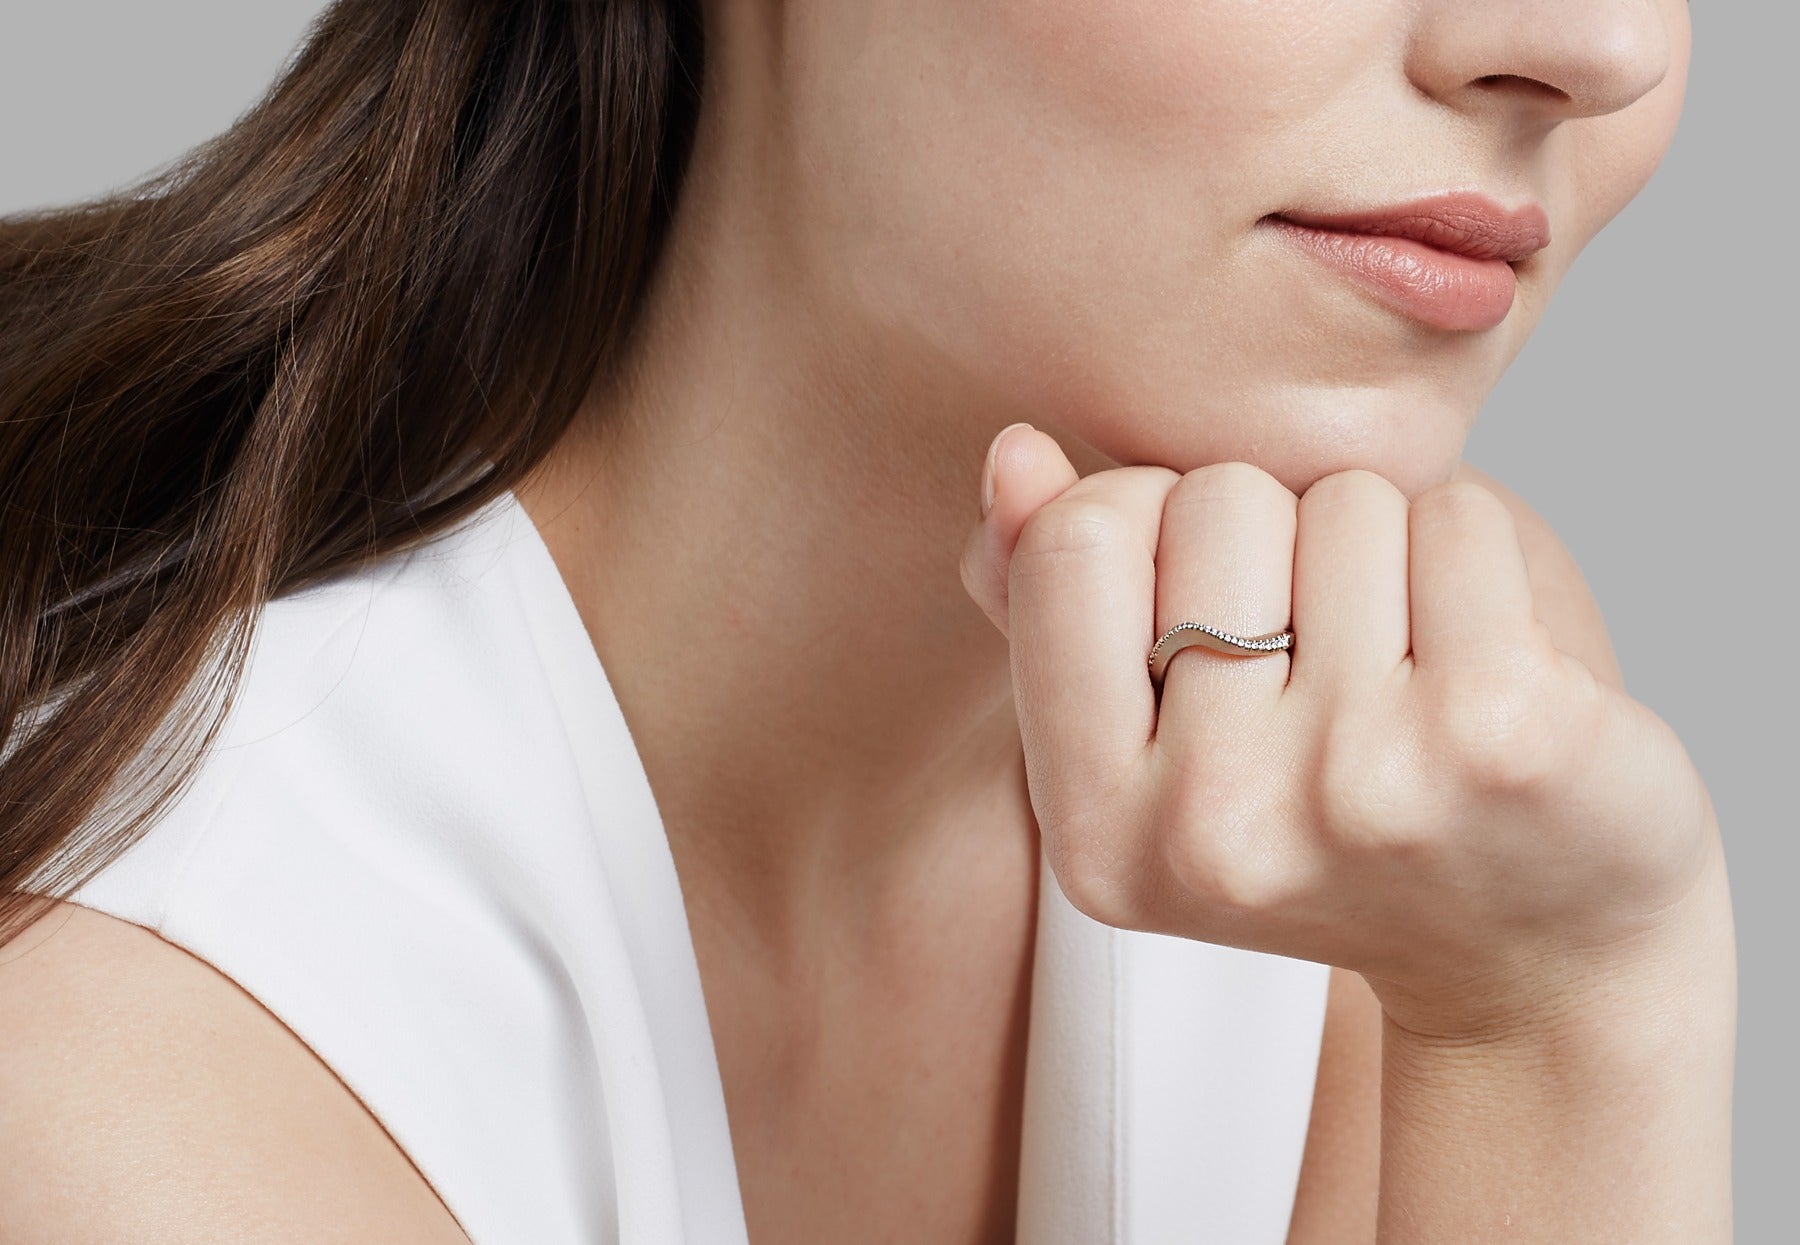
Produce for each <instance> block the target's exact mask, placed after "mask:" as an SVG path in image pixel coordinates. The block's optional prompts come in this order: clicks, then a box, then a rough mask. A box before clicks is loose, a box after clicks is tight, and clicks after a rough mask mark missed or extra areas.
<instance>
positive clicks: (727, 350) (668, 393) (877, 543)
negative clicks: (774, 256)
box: [516, 187, 1079, 919]
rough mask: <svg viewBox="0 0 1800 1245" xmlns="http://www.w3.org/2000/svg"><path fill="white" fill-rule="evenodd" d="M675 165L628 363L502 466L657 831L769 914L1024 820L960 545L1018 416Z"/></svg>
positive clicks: (993, 641)
mask: <svg viewBox="0 0 1800 1245" xmlns="http://www.w3.org/2000/svg"><path fill="white" fill-rule="evenodd" d="M692 189H693V188H692V187H690V190H692ZM695 193H696V198H697V199H698V201H699V202H700V203H701V205H702V206H701V207H700V208H698V209H696V211H694V212H692V213H689V214H688V215H685V216H683V217H681V218H678V222H677V228H676V232H675V234H674V236H673V237H672V239H671V243H670V247H669V249H668V250H667V251H666V252H665V256H664V262H663V267H662V269H661V271H660V273H659V277H658V281H657V283H656V285H655V288H654V289H653V291H652V294H651V302H650V304H649V307H648V310H647V315H646V318H645V319H644V320H643V322H642V325H641V328H640V330H639V332H638V334H637V336H636V338H635V340H634V346H633V349H632V354H631V357H630V359H629V361H628V364H629V365H628V366H626V367H624V368H622V369H618V370H617V371H616V372H615V374H613V375H611V376H609V377H606V378H603V382H602V383H601V384H600V385H599V386H597V387H596V389H595V391H594V393H593V394H592V395H590V398H589V400H588V402H587V403H586V405H585V406H584V409H583V410H582V411H581V412H580V414H579V416H578V418H577V419H576V421H575V423H574V424H573V425H572V426H571V428H570V430H569V433H568V435H567V436H566V437H565V438H564V439H563V441H562V442H561V443H559V445H558V446H557V447H556V448H555V450H553V452H552V454H551V455H550V457H549V458H548V459H547V460H546V462H545V463H544V464H543V466H542V467H541V468H540V469H539V470H538V471H537V472H535V473H534V474H533V476H532V478H531V479H529V480H528V481H526V482H524V483H522V484H521V485H520V486H519V487H518V488H517V489H516V492H517V494H518V496H519V499H520V501H521V503H522V504H523V505H524V506H525V508H526V510H527V512H528V513H529V514H530V516H531V518H532V520H533V521H534V523H535V524H536V526H537V527H538V529H539V531H540V532H541V533H542V535H543V537H544V540H545V542H546V544H547V545H548V546H549V548H550V550H551V553H552V555H553V557H554V558H555V560H556V562H557V564H558V567H559V569H560V570H561V572H562V574H563V577H564V579H565V581H566V582H567V583H568V585H569V589H570V592H571V594H572V595H573V597H574V599H575V603H576V605H577V608H578V609H579V611H580V613H581V615H582V617H583V619H584V621H585V622H586V624H587V627H588V630H589V633H590V635H591V637H592V639H593V641H594V645H595V649H596V651H597V652H598V654H599V656H600V659H601V662H602V664H603V665H604V666H605V668H606V671H607V674H608V676H609V678H610V679H611V681H612V683H613V687H614V690H615V692H616V694H617V696H618V698H619V702H620V706H621V709H622V710H623V712H624V714H625V717H626V719H627V721H628V722H629V724H630V726H631V730H632V735H633V738H634V740H635V741H636V743H637V745H638V748H639V752H640V755H641V757H642V759H643V762H644V765H645V769H646V771H647V773H648V775H649V778H650V781H651V785H652V788H653V790H654V791H655V793H656V796H657V800H658V804H659V806H660V807H661V809H662V812H663V817H664V822H665V825H666V826H667V827H668V829H669V832H670V835H671V840H672V841H674V840H675V839H676V838H677V837H678V836H679V838H680V840H681V849H682V850H685V851H687V852H688V853H689V856H690V858H691V859H694V860H697V861H703V862H705V863H704V865H703V867H705V868H707V869H708V871H709V874H710V873H713V872H715V871H716V873H717V876H719V877H720V878H723V879H729V886H730V888H731V889H733V890H735V891H737V892H738V894H737V895H736V896H735V898H736V899H737V901H738V902H741V903H744V904H746V905H752V906H755V907H757V908H759V909H763V910H765V911H764V912H763V913H762V914H763V915H771V913H770V912H769V911H766V910H767V909H770V908H771V906H772V909H773V914H774V915H776V916H777V918H778V919H779V914H782V913H792V912H793V911H794V909H795V908H796V906H797V905H805V904H807V903H810V902H812V901H814V900H818V901H821V902H822V901H823V899H824V897H825V896H840V897H843V898H841V899H840V900H834V901H833V903H834V906H835V905H836V904H837V903H847V902H856V901H857V898H858V897H867V895H868V894H869V892H870V890H871V889H872V888H879V887H881V886H883V885H886V884H888V883H890V882H895V881H896V880H898V879H900V878H902V877H904V876H905V875H906V874H907V872H908V866H909V863H911V864H917V863H918V862H921V861H935V860H937V859H939V854H938V852H937V850H936V849H937V848H939V847H942V846H943V845H944V843H945V841H946V840H947V839H948V838H952V837H954V838H958V839H968V838H969V837H970V836H980V835H982V834H983V833H984V829H983V827H985V828H986V829H985V833H986V834H988V836H989V837H992V836H993V835H996V834H1004V835H1008V836H1009V837H1013V838H1016V837H1017V832H1018V831H1019V829H1020V827H1021V826H1024V825H1029V824H1030V823H1029V801H1028V799H1027V797H1026V794H1025V789H1024V778H1023V774H1024V770H1023V761H1022V755H1021V752H1020V745H1019V738H1018V730H1017V724H1016V721H1015V718H1014V715H1013V709H1012V699H1011V684H1010V677H1009V671H1008V653H1007V645H1006V641H1005V639H1004V637H1002V636H1001V635H1000V634H999V633H998V632H997V631H996V630H995V629H994V627H993V626H992V624H990V623H989V622H988V621H987V619H986V618H984V617H983V616H982V614H981V612H980V610H979V609H978V608H977V607H976V606H975V605H974V603H973V602H972V601H971V600H970V599H969V597H968V596H967V594H966V592H965V591H964V589H963V587H962V583H961V578H960V573H959V560H960V556H961V551H962V547H963V544H964V542H965V540H966V539H967V538H968V535H969V532H970V529H971V527H972V526H973V524H974V523H975V522H976V521H977V515H978V510H979V506H978V501H979V496H980V471H981V464H982V460H983V456H984V453H985V450H986V446H987V443H988V441H989V440H990V439H991V438H992V437H993V435H994V434H995V433H996V432H997V431H998V430H999V429H1000V428H1001V427H1003V426H1004V425H1005V424H1007V423H1009V422H1011V421H1012V420H1014V419H1018V418H1029V417H1030V416H1029V415H1028V414H1027V413H1023V412H1019V411H1017V410H1014V409H1009V408H1007V407H1005V406H1003V405H1002V404H1001V403H1000V402H999V401H997V400H996V399H995V396H994V395H992V394H983V393H979V392H976V391H974V389H973V388H972V387H970V386H968V385H967V384H965V383H962V378H959V377H957V376H955V375H954V374H953V373H951V372H950V371H949V369H947V367H946V366H945V365H944V364H943V361H942V360H941V359H938V358H934V357H932V356H930V355H929V354H928V353H926V352H925V351H923V350H922V349H920V348H918V347H916V346H915V345H914V344H912V343H909V342H907V341H904V340H898V339H896V338H894V337H892V336H886V335H884V333H883V331H882V330H881V329H880V328H879V327H877V326H872V325H870V324H869V323H868V322H867V321H866V319H859V318H858V317H857V316H856V315H855V314H853V313H852V312H850V311H848V310H846V309H844V308H843V307H842V306H841V305H840V306H833V305H832V304H831V301H830V299H829V298H828V297H827V296H824V295H820V294H819V293H817V292H816V291H815V290H812V289H809V288H807V287H806V285H805V284H804V282H803V281H802V280H801V279H800V278H797V277H796V276H795V275H794V273H795V271H796V269H797V267H798V266H797V265H791V264H783V263H772V262H766V261H765V262H758V259H757V252H756V251H755V249H754V248H753V247H752V246H750V245H730V244H727V243H726V242H725V241H724V240H725V239H730V238H740V239H741V238H754V237H756V236H757V235H756V233H755V231H752V230H747V229H745V228H743V227H742V226H741V225H738V226H730V223H729V222H728V221H726V220H725V219H724V216H725V215H727V214H725V213H723V212H721V213H720V215H719V216H718V217H717V218H714V219H718V220H719V221H720V224H719V226H718V227H714V228H709V225H708V221H709V216H708V212H707V209H706V207H705V206H704V205H706V204H709V203H716V202H718V201H719V200H720V199H721V198H725V197H723V196H713V197H710V198H701V197H699V195H698V192H695ZM727 201H728V200H727ZM686 210H687V209H686V207H684V211H686ZM1034 422H1038V423H1039V425H1040V426H1044V425H1043V422H1042V421H1041V420H1036V421H1034ZM1059 439H1060V438H1059ZM1065 444H1067V442H1065ZM1077 448H1079V447H1077ZM1072 452H1074V451H1072ZM997 850H1002V851H1004V850H1007V849H1005V848H999V849H997ZM911 872H912V873H913V874H914V875H916V874H917V869H912V870H911Z"/></svg>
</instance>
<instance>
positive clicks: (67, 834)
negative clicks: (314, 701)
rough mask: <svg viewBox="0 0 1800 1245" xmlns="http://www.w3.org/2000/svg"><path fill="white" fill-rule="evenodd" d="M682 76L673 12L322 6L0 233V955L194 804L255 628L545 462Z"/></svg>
mask: <svg viewBox="0 0 1800 1245" xmlns="http://www.w3.org/2000/svg"><path fill="white" fill-rule="evenodd" d="M702 51H703V47H702V38H701V24H700V19H699V16H698V13H697V12H696V11H695V8H694V0H336V2H335V3H333V4H332V5H331V6H330V7H329V8H328V9H327V10H326V11H325V12H324V13H323V14H322V15H320V16H319V17H318V18H317V19H316V20H315V22H314V24H313V25H312V27H311V28H310V29H309V30H308V32H307V35H306V37H305V39H304V40H303V41H302V42H301V44H300V46H299V47H298V49H297V50H296V52H295V54H294V56H293V57H292V58H291V59H290V61H289V62H288V64H287V65H286V66H285V67H284V69H283V70H282V72H281V74H280V75H279V77H278V78H277V79H276V81H275V82H274V83H273V84H272V85H271V87H270V88H269V90H268V92H267V93H266V94H265V95H264V97H263V98H262V99H261V100H260V101H259V102H257V103H256V104H255V105H254V106H253V107H252V108H250V109H249V110H248V111H247V112H246V113H245V114H244V115H243V116H242V117H241V118H239V120H238V121H237V122H236V124H235V125H233V126H232V127H231V128H230V129H229V130H227V131H225V132H224V133H222V134H220V135H218V136H217V137H215V138H213V139H211V140H209V141H207V142H206V143H204V144H202V145H200V146H198V147H196V148H194V149H193V151H191V152H190V153H188V155H187V156H186V157H185V158H183V159H182V160H181V161H180V162H178V163H176V164H174V165H172V166H170V167H169V168H167V169H166V170H164V171H160V172H157V173H155V174H153V175H152V176H150V177H147V178H145V179H143V180H142V181H140V182H139V183H137V184H135V185H134V186H131V187H128V188H126V189H125V190H122V191H119V192H116V193H113V194H109V195H107V196H105V197H103V198H100V199H97V200H94V201H92V202H88V203H84V204H80V205H77V206H73V207H66V208H58V209H54V210H49V211H41V212H33V213H29V214H22V215H15V216H11V217H5V218H0V482H3V483H0V490H3V491H0V575H4V583H3V584H0V945H4V943H5V942H7V941H8V940H9V939H10V938H11V937H13V936H15V935H16V934H17V933H18V932H19V931H20V930H22V929H23V928H24V926H25V925H26V924H28V923H29V922H30V921H31V920H32V919H35V915H36V914H37V912H38V911H39V910H40V909H41V907H42V905H43V903H44V902H45V901H44V900H43V899H40V898H37V896H48V897H57V898H60V897H64V896H66V895H68V894H69V893H70V892H72V891H73V890H75V889H76V888H77V887H79V886H80V885H81V884H82V882H84V881H85V880H86V879H88V878H90V877H91V876H92V875H93V873H95V872H97V871H98V870H99V869H100V868H102V867H104V865H105V864H106V863H107V862H109V861H110V860H112V859H113V858H114V857H116V856H117V855H118V854H119V853H120V852H122V851H123V850H124V849H125V848H126V847H128V846H129V845H130V844H131V842H133V841H134V840H135V839H136V838H138V837H140V836H141V834H142V833H143V831H144V830H145V829H146V828H147V827H148V826H149V824H150V823H151V822H152V821H153V820H154V818H155V817H156V816H157V815H158V813H159V812H161V811H164V810H166V807H167V805H168V803H169V802H170V801H171V800H172V799H173V798H174V797H175V796H176V795H177V794H178V792H179V791H180V790H181V789H182V788H183V786H184V785H185V784H186V783H187V782H189V781H190V780H191V778H192V776H193V772H194V770H195V769H196V768H197V762H198V760H199V757H200V755H201V753H202V752H203V750H204V749H205V748H207V747H208V746H210V745H211V744H212V743H213V742H214V740H215V739H216V737H217V732H218V730H219V728H220V726H221V725H222V724H223V719H224V715H225V713H226V712H227V710H228V709H229V705H230V698H231V696H232V694H233V691H234V689H235V685H236V682H237V680H238V678H239V676H240V675H241V673H242V667H243V662H244V659H245V657H246V656H247V654H248V651H249V646H250V643H251V639H252V633H253V628H254V623H255V609H256V607H257V606H259V605H260V604H261V603H263V602H265V601H267V600H268V599H270V598H271V597H275V596H279V595H281V594H283V593H285V592H287V591H289V590H293V589H298V588H300V587H304V586H306V585H307V584H309V583H311V582H314V581H317V580H319V579H322V578H324V577H326V576H329V575H331V574H332V573H334V572H336V571H338V570H339V569H341V568H346V567H351V566H355V565H360V564H361V563H363V562H364V561H366V560H368V559H371V558H374V557H378V556H381V555H382V554H384V553H387V552H390V551H394V550H398V549H401V548H405V547H408V546H410V545H412V544H416V543H418V542H419V541H421V540H424V539H426V538H428V537H430V536H432V535H433V534H435V533H437V532H438V531H440V530H442V529H443V528H445V527H447V526H449V525H451V524H453V523H454V522H456V521H457V520H458V519H459V518H461V517H463V516H464V515H466V514H468V513H470V512H471V511H473V510H475V509H477V508H479V507H481V506H483V505H485V504H486V503H487V502H488V501H490V500H492V499H494V498H496V497H498V495H499V494H500V492H501V491H502V490H504V489H507V488H509V487H511V486H512V485H513V484H514V483H515V482H517V481H518V480H520V479H521V478H522V477H523V476H524V475H525V474H526V473H527V472H528V471H530V469H531V468H532V467H533V466H535V465H536V464H537V463H538V461H539V460H540V459H542V458H543V456H544V455H545V454H546V453H547V452H548V451H549V449H550V447H551V445H552V444H553V443H554V441H555V439H556V438H557V436H558V435H559V434H560V433H561V432H562V430H563V429H564V428H565V427H566V426H567V425H568V423H569V421H570V419H571V418H572V417H573V415H574V413H575V411H576V409H577V406H578V404H579V402H580V400H581V398H582V396H583V395H584V394H585V393H586V391H587V389H588V386H589V385H590V383H591V382H592V380H593V379H594V377H595V376H596V375H599V374H601V373H602V372H603V371H604V370H606V369H608V368H610V367H612V366H613V364H614V363H615V361H616V360H617V358H618V356H619V353H620V352H621V351H622V350H623V348H624V344H625V342H626V339H627V337H628V336H629V334H630V332H631V329H632V328H633V326H634V323H635V321H636V318H637V312H638V308H639V306H640V304H641V302H642V298H643V295H644V291H645V287H646V284H647V281H648V279H649V277H650V275H651V272H652V270H653V268H654V266H655V262H656V258H657V256H658V254H659V252H660V250H661V247H662V244H663V241H664V237H665V234H666V230H667V225H668V220H669V217H670V215H671V213H672V210H673V203H674V197H675V193H676V191H677V189H678V187H679V184H680V180H681V174H682V171H683V169H684V167H685V165H686V161H687V155H688V150H689V147H690V145H691V141H692V131H693V125H694V122H695V119H696V117H697V113H698V103H699V92H700V77H701V73H700V70H701V63H702V56H701V54H702Z"/></svg>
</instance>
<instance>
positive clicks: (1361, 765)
mask: <svg viewBox="0 0 1800 1245" xmlns="http://www.w3.org/2000/svg"><path fill="white" fill-rule="evenodd" d="M1419 769H1420V767H1419V763H1418V757H1417V756H1416V754H1415V752H1414V750H1413V749H1412V748H1411V747H1410V746H1409V745H1408V744H1407V741H1406V739H1405V737H1404V736H1401V735H1396V734H1392V733H1380V734H1377V733H1374V732H1371V731H1369V730H1368V729H1367V727H1366V725H1364V724H1362V723H1359V722H1357V721H1355V720H1354V719H1352V718H1349V717H1343V718H1340V719H1338V720H1337V721H1336V722H1334V723H1333V725H1332V726H1331V727H1330V728H1328V730H1327V732H1326V734H1325V737H1324V741H1323V743H1322V744H1321V747H1320V752H1319V761H1318V765H1317V769H1316V773H1317V778H1316V781H1315V785H1314V787H1313V791H1312V820H1313V825H1314V826H1315V827H1316V828H1317V832H1318V834H1319V837H1320V838H1321V839H1322V840H1323V841H1324V842H1325V843H1326V844H1327V845H1328V846H1329V848H1330V849H1331V850H1332V851H1333V852H1334V853H1337V854H1359V855H1360V854H1368V853H1370V852H1375V851H1383V852H1386V851H1392V850H1394V849H1416V848H1420V847H1423V846H1424V845H1425V844H1427V843H1428V842H1429V841H1430V839H1431V837H1432V835H1433V834H1434V832H1435V827H1436V825H1437V813H1438V811H1439V810H1437V809H1435V808H1434V807H1433V805H1432V801H1431V800H1430V799H1429V798H1427V796H1426V793H1425V792H1424V791H1422V790H1421V788H1420V784H1419V780H1418V774H1419Z"/></svg>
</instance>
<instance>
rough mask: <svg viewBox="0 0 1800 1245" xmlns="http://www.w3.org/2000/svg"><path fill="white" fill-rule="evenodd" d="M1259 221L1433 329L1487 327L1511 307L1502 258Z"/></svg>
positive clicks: (1514, 283) (1513, 280) (1509, 277)
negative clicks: (1478, 257) (1483, 257)
mask: <svg viewBox="0 0 1800 1245" xmlns="http://www.w3.org/2000/svg"><path fill="white" fill-rule="evenodd" d="M1265 223H1267V224H1269V225H1272V226H1274V227H1275V228H1276V229H1277V230H1278V231H1279V232H1280V233H1281V234H1282V235H1283V236H1285V237H1288V238H1291V239H1292V240H1293V241H1294V242H1295V243H1296V244H1297V245H1299V246H1300V247H1301V248H1302V249H1304V250H1306V251H1308V252H1310V253H1311V254H1313V255H1315V256H1317V257H1318V258H1320V259H1322V260H1324V261H1325V262H1326V263H1328V264H1331V265H1333V266H1334V267H1336V268H1338V269H1339V270H1340V271H1342V272H1346V273H1348V274H1350V276H1351V277H1352V278H1354V279H1355V280H1356V281H1357V282H1358V283H1359V284H1361V285H1362V286H1363V287H1364V288H1365V289H1367V290H1368V291H1369V292H1370V293H1372V294H1374V295H1375V297H1376V298H1377V299H1378V300H1379V301H1381V302H1382V303H1384V304H1386V305H1387V306H1388V307H1391V308H1392V309H1393V310H1395V311H1398V312H1400V313H1402V314H1403V315H1408V316H1411V317H1412V318H1413V319H1415V320H1418V321H1420V322H1422V323H1424V324H1429V325H1430V326H1432V327H1433V328H1439V329H1449V330H1456V331H1461V332H1469V331H1480V330H1482V329H1491V328H1493V327H1494V326H1495V325H1497V324H1499V323H1500V322H1501V321H1502V320H1504V319H1506V313H1507V312H1509V311H1511V310H1512V302H1513V292H1514V290H1516V289H1517V288H1518V277H1517V276H1516V275H1515V274H1514V272H1513V267H1512V265H1511V264H1509V263H1507V262H1506V261H1505V260H1503V259H1471V258H1470V257H1469V256H1467V255H1456V254H1453V253H1451V252H1450V251H1442V250H1439V249H1438V248H1437V247H1435V246H1427V245H1425V243H1423V242H1416V241H1414V240H1413V239H1411V238H1389V237H1382V236H1378V235H1376V234H1367V233H1343V232H1340V231H1338V230H1335V229H1317V228H1314V227H1313V226H1311V225H1299V224H1295V223H1294V222H1293V221H1291V220H1287V219H1285V218H1282V217H1279V216H1271V217H1269V218H1267V220H1266V222H1265Z"/></svg>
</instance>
